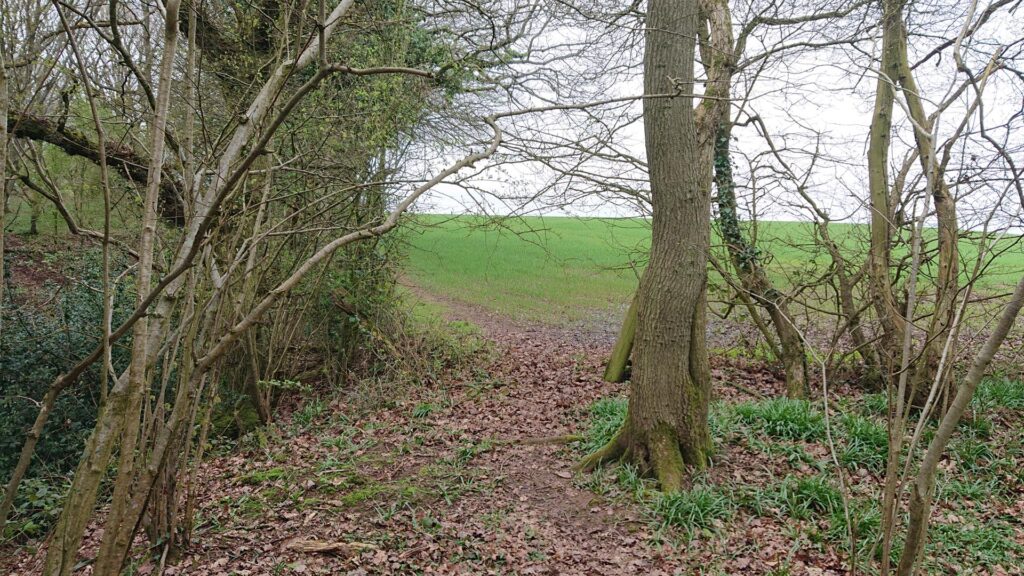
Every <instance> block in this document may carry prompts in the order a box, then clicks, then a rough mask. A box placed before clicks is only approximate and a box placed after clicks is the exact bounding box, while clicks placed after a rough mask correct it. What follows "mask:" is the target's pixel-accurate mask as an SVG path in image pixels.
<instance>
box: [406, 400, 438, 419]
mask: <svg viewBox="0 0 1024 576" xmlns="http://www.w3.org/2000/svg"><path fill="white" fill-rule="evenodd" d="M435 410H437V407H436V406H434V405H433V404H431V403H429V402H421V403H419V404H417V405H416V407H415V408H413V409H412V417H413V418H416V419H422V418H426V417H427V416H430V415H431V414H433V413H434V411H435Z"/></svg>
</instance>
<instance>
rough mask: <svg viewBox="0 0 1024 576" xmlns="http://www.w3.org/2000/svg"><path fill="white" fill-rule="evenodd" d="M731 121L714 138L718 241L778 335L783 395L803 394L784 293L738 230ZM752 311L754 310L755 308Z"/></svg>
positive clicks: (802, 370) (800, 352)
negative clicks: (777, 288) (720, 235)
mask: <svg viewBox="0 0 1024 576" xmlns="http://www.w3.org/2000/svg"><path fill="white" fill-rule="evenodd" d="M731 135H732V124H731V122H723V123H722V125H721V127H720V128H719V129H718V135H717V136H716V137H715V158H714V165H715V189H716V191H717V192H718V194H717V199H718V226H719V228H720V229H721V232H722V242H724V243H725V246H726V249H727V250H728V251H729V260H730V261H731V262H732V266H733V269H735V270H736V276H737V277H738V278H739V281H740V286H741V287H742V288H743V290H745V291H747V293H749V294H750V295H751V296H752V297H753V299H754V301H755V302H757V304H758V305H759V306H761V307H762V308H764V310H765V311H766V312H767V313H768V317H769V318H771V320H772V326H774V327H775V334H776V335H777V336H778V338H779V356H780V358H779V360H780V361H781V362H782V368H783V370H784V372H785V374H786V396H789V397H790V398H804V397H806V396H807V356H806V355H805V354H804V341H803V338H802V337H801V335H800V332H799V331H798V330H797V329H796V325H795V324H793V316H792V315H791V314H790V313H789V304H788V302H787V298H786V295H785V294H783V293H782V292H780V291H778V290H776V289H775V286H773V285H772V282H771V280H770V279H769V278H768V274H767V272H765V269H764V267H763V266H761V261H760V260H759V258H758V253H757V248H756V247H755V246H752V245H751V244H750V242H748V241H747V238H746V236H744V234H743V230H741V229H740V221H739V216H738V214H737V204H736V183H735V181H734V180H733V176H732V158H731V156H730V154H729V139H730V138H731ZM755 311H756V309H755Z"/></svg>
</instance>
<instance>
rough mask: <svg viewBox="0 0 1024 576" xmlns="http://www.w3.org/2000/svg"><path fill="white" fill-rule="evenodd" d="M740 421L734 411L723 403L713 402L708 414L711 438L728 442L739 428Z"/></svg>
mask: <svg viewBox="0 0 1024 576" xmlns="http://www.w3.org/2000/svg"><path fill="white" fill-rule="evenodd" d="M740 424H741V423H740V419H739V417H738V416H737V415H736V410H734V409H733V407H732V406H731V405H729V404H726V403H724V402H715V403H713V404H712V405H711V410H710V412H709V413H708V427H709V428H711V437H712V438H714V439H715V440H722V441H728V439H729V438H730V437H731V436H733V435H734V434H736V433H737V431H738V430H739V428H740Z"/></svg>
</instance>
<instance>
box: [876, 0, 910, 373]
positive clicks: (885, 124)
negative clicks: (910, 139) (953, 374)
mask: <svg viewBox="0 0 1024 576" xmlns="http://www.w3.org/2000/svg"><path fill="white" fill-rule="evenodd" d="M882 9H883V15H882V63H881V73H880V74H879V76H878V81H877V84H876V87H875V108H874V112H873V115H872V118H871V129H870V133H869V137H868V189H869V192H870V197H871V206H870V207H871V249H870V253H869V256H868V279H869V283H870V286H871V301H872V304H873V305H874V308H875V314H876V315H877V316H878V320H879V322H880V323H881V325H882V336H881V338H879V340H878V351H879V356H880V357H881V358H880V359H881V360H882V362H883V363H884V366H882V376H883V378H885V379H886V381H888V380H890V379H891V378H892V376H893V374H894V373H895V371H896V370H897V369H898V366H899V358H898V356H899V350H900V349H901V344H902V342H903V330H904V329H905V326H904V324H905V323H904V320H903V316H902V315H901V313H900V311H899V310H898V309H897V306H896V298H895V296H894V295H893V291H892V282H891V280H890V278H889V263H890V262H891V260H892V258H891V241H892V233H893V221H894V220H895V218H894V216H895V215H894V213H893V209H892V207H891V206H890V199H889V165H888V162H889V143H890V140H891V138H892V134H891V132H892V115H893V104H894V99H895V92H894V88H893V85H894V84H895V83H896V82H898V78H899V73H900V65H899V43H900V36H901V35H902V26H903V25H902V22H903V18H902V14H903V1H902V0H885V1H884V2H883V7H882Z"/></svg>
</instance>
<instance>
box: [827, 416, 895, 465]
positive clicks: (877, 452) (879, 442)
mask: <svg viewBox="0 0 1024 576" xmlns="http://www.w3.org/2000/svg"><path fill="white" fill-rule="evenodd" d="M839 423H840V427H839V430H840V433H841V434H842V436H843V438H844V439H845V445H844V446H843V447H842V448H841V449H840V451H839V462H840V463H841V464H842V465H843V466H846V467H848V468H851V469H857V468H864V469H867V470H871V471H874V472H878V471H880V470H882V468H884V467H885V460H886V458H887V455H888V454H889V432H888V430H886V428H885V426H884V425H882V424H880V423H878V422H876V421H875V420H872V419H870V418H864V417H863V416H857V415H855V414H844V415H843V416H842V417H841V418H840V419H839Z"/></svg>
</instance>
